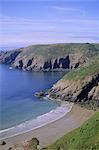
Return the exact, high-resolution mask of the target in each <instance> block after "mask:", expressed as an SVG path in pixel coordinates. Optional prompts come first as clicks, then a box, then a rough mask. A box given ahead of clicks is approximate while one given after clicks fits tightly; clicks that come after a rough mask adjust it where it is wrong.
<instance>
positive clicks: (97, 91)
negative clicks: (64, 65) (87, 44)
mask: <svg viewBox="0 0 99 150" xmlns="http://www.w3.org/2000/svg"><path fill="white" fill-rule="evenodd" d="M49 95H50V96H51V97H53V98H55V99H57V98H59V99H61V100H63V101H70V102H76V103H80V104H84V105H85V104H86V105H88V106H90V107H91V108H96V107H98V108H99V56H97V58H96V57H95V60H94V61H92V62H91V63H90V64H89V65H87V66H85V67H81V68H79V69H76V70H73V71H71V72H70V73H68V74H66V75H65V76H64V77H63V78H62V79H61V80H60V81H58V82H57V83H56V84H55V85H54V86H53V87H52V88H51V89H50V91H49Z"/></svg>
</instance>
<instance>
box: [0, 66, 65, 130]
mask: <svg viewBox="0 0 99 150" xmlns="http://www.w3.org/2000/svg"><path fill="white" fill-rule="evenodd" d="M64 74H65V72H29V71H22V70H18V69H14V68H10V67H9V66H6V65H0V130H4V129H8V128H11V127H14V126H16V125H19V124H21V123H23V122H25V121H28V120H31V119H35V118H37V117H38V116H41V115H43V114H46V113H48V112H50V111H51V110H53V109H55V108H57V107H58V103H56V102H55V101H51V100H49V99H43V98H42V99H39V98H37V97H35V96H34V94H35V92H38V91H40V90H46V89H50V88H51V87H52V86H53V84H55V83H56V82H57V81H58V80H59V79H60V78H61V77H62V76H63V75H64Z"/></svg>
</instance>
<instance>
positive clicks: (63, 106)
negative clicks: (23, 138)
mask: <svg viewBox="0 0 99 150" xmlns="http://www.w3.org/2000/svg"><path fill="white" fill-rule="evenodd" d="M72 106H73V103H69V102H62V101H60V105H59V106H58V107H57V108H55V109H53V110H51V111H50V112H48V113H46V114H43V115H41V116H38V117H37V118H35V119H32V120H28V121H25V122H23V123H21V124H18V125H16V126H14V127H11V128H8V129H4V130H0V140H4V139H6V138H10V137H13V136H17V135H20V134H24V133H26V132H29V131H31V130H35V129H38V128H41V127H43V126H45V125H47V124H49V123H52V122H54V121H56V120H58V119H60V118H62V117H63V116H65V115H66V114H67V113H68V112H69V111H70V110H71V109H72Z"/></svg>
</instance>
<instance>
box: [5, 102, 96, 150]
mask: <svg viewBox="0 0 99 150" xmlns="http://www.w3.org/2000/svg"><path fill="white" fill-rule="evenodd" d="M94 113H95V112H94V111H92V110H88V109H85V108H82V107H80V106H79V105H77V104H74V105H73V107H72V109H71V111H70V112H68V113H67V114H66V115H64V116H63V117H62V118H60V119H58V120H56V121H54V122H52V123H49V124H47V125H44V126H42V127H40V128H38V129H35V130H31V131H29V132H26V133H23V134H20V135H17V136H13V137H9V138H5V139H4V140H5V141H6V143H7V144H6V145H5V146H3V149H4V150H6V149H7V148H8V147H11V146H13V145H15V144H23V143H24V142H26V141H29V140H31V139H32V138H33V137H36V138H38V140H39V141H40V146H41V147H46V146H48V145H50V144H52V143H53V142H55V141H56V140H57V139H59V138H60V137H62V136H63V135H64V134H66V133H68V132H70V131H72V130H73V129H75V128H78V127H79V126H81V125H82V124H83V123H84V122H85V121H86V120H88V119H89V118H90V117H91V116H92V115H93V114H94Z"/></svg>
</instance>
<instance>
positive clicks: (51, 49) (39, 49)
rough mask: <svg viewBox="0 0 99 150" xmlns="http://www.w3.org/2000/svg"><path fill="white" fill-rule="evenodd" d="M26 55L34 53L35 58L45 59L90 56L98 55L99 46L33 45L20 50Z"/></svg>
mask: <svg viewBox="0 0 99 150" xmlns="http://www.w3.org/2000/svg"><path fill="white" fill-rule="evenodd" d="M22 51H23V52H24V53H26V54H27V55H28V54H29V55H30V54H31V53H34V54H35V55H37V56H43V57H45V58H46V57H47V58H55V57H58V56H64V55H68V54H70V53H72V54H73V53H76V52H82V53H84V54H85V55H88V56H91V55H95V54H96V53H99V44H90V43H82V44H81V43H66V44H49V45H33V46H29V47H25V48H23V49H22Z"/></svg>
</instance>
